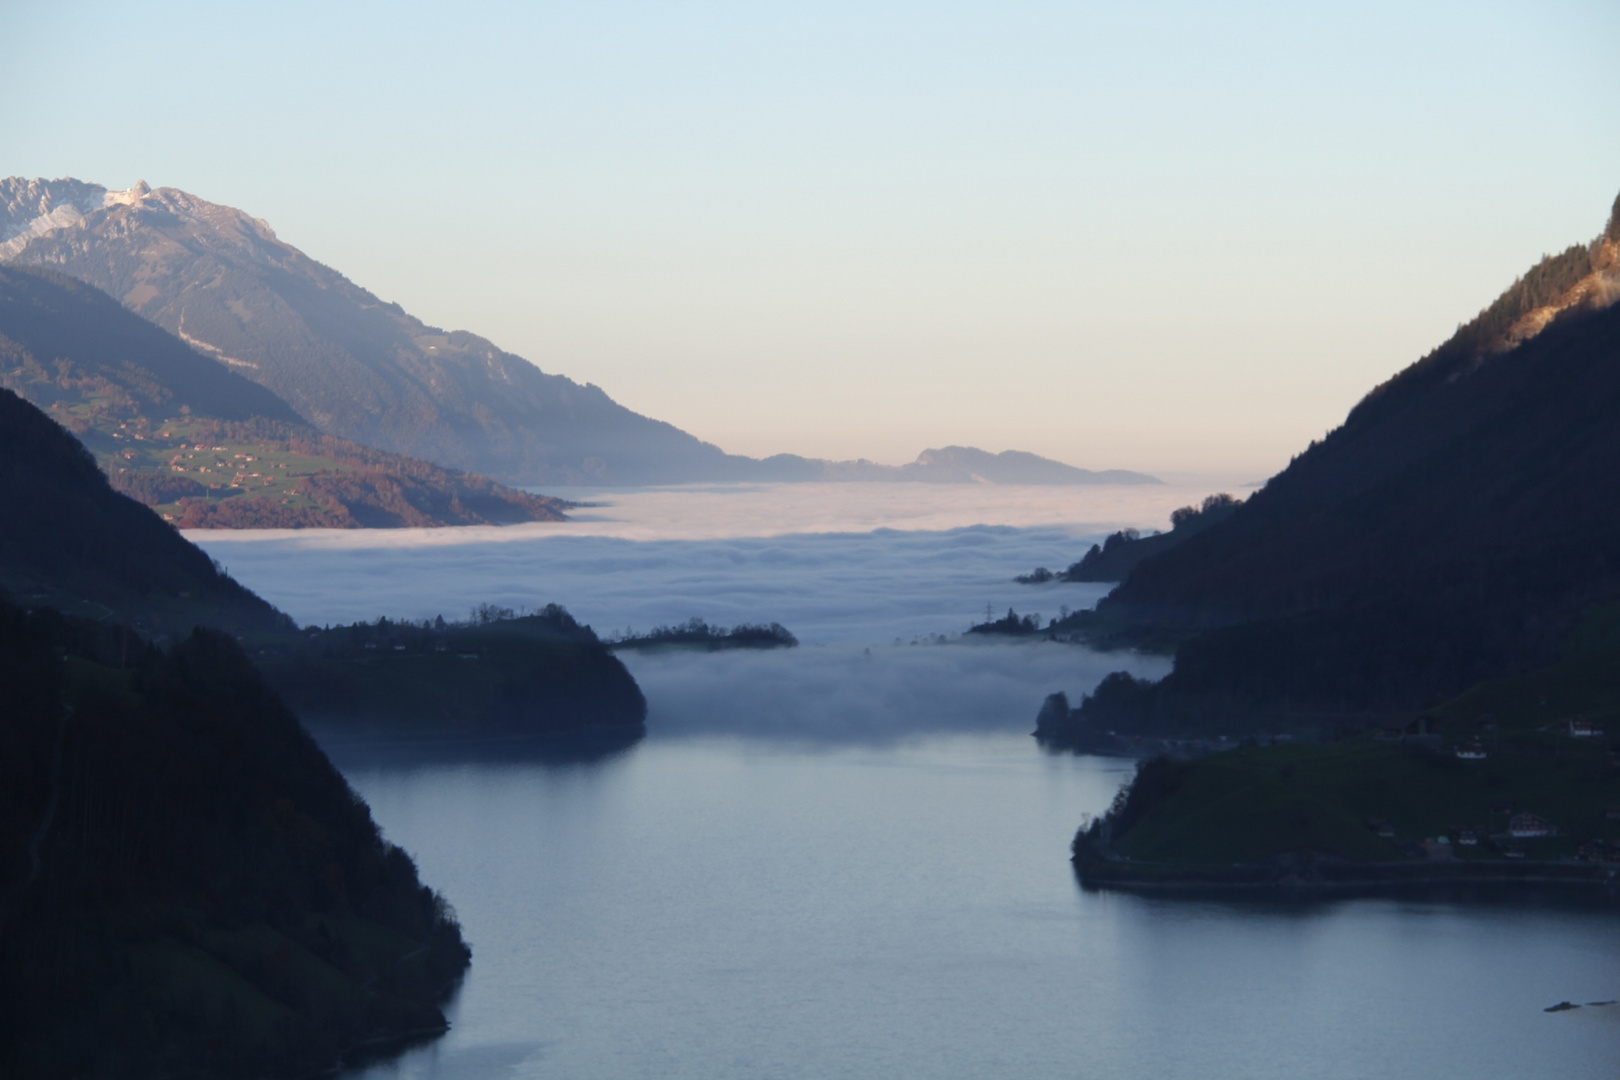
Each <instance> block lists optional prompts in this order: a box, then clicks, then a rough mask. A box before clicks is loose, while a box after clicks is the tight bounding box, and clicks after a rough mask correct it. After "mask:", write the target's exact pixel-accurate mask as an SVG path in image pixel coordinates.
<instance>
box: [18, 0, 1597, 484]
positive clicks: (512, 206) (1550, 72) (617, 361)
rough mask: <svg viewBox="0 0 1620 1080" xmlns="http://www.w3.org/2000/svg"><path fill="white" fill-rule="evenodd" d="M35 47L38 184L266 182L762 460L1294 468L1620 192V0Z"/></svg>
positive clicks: (436, 30) (371, 259)
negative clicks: (979, 459)
mask: <svg viewBox="0 0 1620 1080" xmlns="http://www.w3.org/2000/svg"><path fill="white" fill-rule="evenodd" d="M85 27H94V28H95V32H94V33H89V34H87V33H82V32H78V31H81V30H82V29H83V28H85ZM0 34H4V36H5V38H6V40H7V41H8V42H10V43H12V46H13V47H12V49H11V50H10V53H9V55H10V59H9V61H8V64H7V65H6V67H5V69H4V70H3V71H0V93H3V94H4V95H5V98H6V100H7V101H8V103H9V107H8V108H7V109H5V110H3V111H0V174H7V175H11V174H15V175H24V176H46V177H56V176H62V175H73V176H76V177H79V178H81V179H85V180H90V181H94V182H97V183H101V184H105V185H107V186H108V187H110V188H123V187H128V186H130V185H133V184H134V183H135V182H136V181H137V180H140V179H144V180H146V181H147V182H149V183H151V184H152V185H154V186H174V187H179V188H183V189H185V190H187V191H190V192H193V193H194V194H196V195H199V196H201V197H203V198H205V199H209V200H211V201H215V202H220V203H224V204H228V205H232V206H237V207H240V208H242V209H243V210H246V211H247V212H249V213H250V214H253V215H255V216H259V217H263V218H264V219H266V220H267V221H269V222H270V224H271V225H272V226H273V227H274V228H275V229H276V230H277V231H278V233H279V234H280V236H281V237H282V238H283V239H285V240H286V241H288V242H289V243H292V244H294V245H296V246H298V247H300V248H301V249H303V250H304V251H305V252H306V253H308V254H309V255H310V256H311V257H313V258H316V259H318V260H320V261H322V262H324V263H327V264H328V265H331V266H333V267H334V268H336V269H338V270H339V271H341V272H342V273H344V274H346V275H347V276H349V277H350V278H351V279H352V280H354V281H355V282H357V283H359V284H361V285H363V286H364V287H366V288H368V289H371V290H372V291H374V292H375V293H377V294H378V295H379V296H381V297H383V298H384V299H385V300H392V301H398V302H400V303H401V304H403V305H404V307H405V308H406V309H407V310H409V311H411V312H412V313H413V314H416V315H418V316H419V317H421V318H422V319H424V320H426V321H427V322H429V323H432V324H435V325H439V326H443V327H445V328H449V329H468V330H472V331H474V332H476V333H479V334H482V335H484V336H487V337H489V338H490V339H491V340H493V341H494V342H496V343H497V344H498V345H500V346H501V347H502V348H505V349H507V350H509V351H512V352H514V353H517V354H519V355H521V356H524V357H526V358H527V359H529V360H531V361H533V362H534V363H536V364H537V365H539V366H540V367H541V368H542V369H544V370H546V371H550V372H557V373H560V374H564V375H567V376H569V377H571V378H574V379H576V380H579V381H581V382H592V383H595V384H597V385H599V386H601V387H602V388H603V389H605V390H606V391H607V392H608V393H609V394H611V395H612V396H613V397H614V398H616V399H617V400H619V401H620V402H622V403H623V404H625V405H627V406H629V407H631V408H633V409H636V410H637V411H640V412H642V413H645V414H647V415H650V416H653V417H656V418H658V419H661V420H666V421H669V422H670V423H673V424H675V425H677V426H679V427H681V428H683V429H685V430H687V431H689V432H691V433H693V434H695V435H697V436H698V437H700V438H702V439H705V440H708V441H710V442H713V443H716V444H718V445H719V446H721V447H723V448H724V449H726V450H728V451H730V452H733V453H744V454H750V455H756V456H764V455H769V454H773V453H781V452H792V453H799V454H804V455H807V456H815V457H826V458H836V459H846V458H857V457H865V458H869V459H872V460H876V461H881V462H886V463H899V462H904V461H909V460H911V459H912V458H913V457H914V456H915V455H916V454H917V453H918V452H919V451H920V450H922V449H924V448H926V447H937V446H943V445H946V444H960V445H972V446H978V447H981V448H983V449H986V450H991V451H999V450H1005V449H1021V450H1028V451H1032V452H1035V453H1038V454H1042V455H1045V456H1048V457H1052V458H1056V459H1058V460H1061V461H1065V462H1068V463H1071V464H1074V465H1078V466H1081V467H1084V468H1090V469H1103V468H1127V469H1136V470H1142V471H1146V472H1164V471H1190V470H1205V471H1228V472H1231V471H1238V472H1244V473H1250V474H1253V475H1254V477H1255V479H1262V478H1264V476H1266V475H1269V474H1270V473H1272V472H1274V471H1276V470H1277V469H1278V468H1280V467H1281V466H1282V465H1284V464H1286V462H1287V460H1288V459H1289V457H1290V456H1292V455H1293V454H1295V453H1297V452H1298V451H1299V450H1301V449H1303V447H1304V446H1305V445H1306V444H1307V443H1308V442H1309V441H1310V440H1311V439H1312V438H1315V437H1318V436H1320V435H1321V434H1322V433H1323V432H1325V431H1327V430H1329V429H1330V428H1332V427H1333V426H1335V425H1336V424H1337V423H1338V422H1339V421H1340V420H1341V419H1342V418H1343V416H1344V414H1345V412H1346V411H1347V410H1348V409H1349V408H1350V406H1351V405H1353V404H1354V403H1355V401H1357V400H1358V399H1359V398H1360V397H1361V396H1362V395H1364V394H1365V393H1366V392H1367V391H1368V390H1370V389H1371V388H1372V387H1373V386H1374V385H1376V384H1377V383H1379V382H1381V381H1383V380H1384V379H1386V378H1388V377H1389V376H1390V375H1391V374H1393V373H1394V372H1396V371H1398V370H1399V369H1401V368H1402V367H1404V366H1406V365H1407V364H1409V363H1411V362H1412V361H1414V360H1416V359H1418V358H1419V357H1420V356H1421V355H1423V354H1424V353H1425V352H1427V351H1428V350H1429V349H1431V348H1433V347H1434V346H1435V345H1437V344H1438V343H1439V342H1440V341H1442V340H1443V339H1444V338H1445V337H1446V336H1447V335H1448V334H1449V333H1450V332H1451V330H1452V328H1453V327H1454V326H1455V325H1456V324H1457V323H1458V322H1460V321H1463V320H1466V319H1468V318H1470V317H1471V316H1472V315H1474V314H1475V313H1476V312H1477V311H1479V310H1480V309H1481V308H1482V307H1483V306H1485V305H1486V304H1487V303H1489V302H1490V301H1491V300H1492V299H1493V298H1494V297H1495V296H1496V295H1497V294H1498V293H1499V292H1500V291H1501V290H1502V289H1503V288H1505V287H1506V286H1507V285H1508V284H1510V283H1511V282H1512V281H1513V279H1514V277H1515V276H1516V275H1518V274H1519V273H1521V272H1523V271H1524V270H1525V269H1527V268H1528V267H1529V266H1530V265H1531V264H1532V263H1534V262H1535V260H1536V259H1537V258H1538V257H1539V256H1540V255H1541V254H1542V253H1544V252H1548V251H1555V250H1560V249H1562V248H1563V247H1564V246H1566V245H1568V244H1570V243H1575V242H1581V241H1585V240H1587V239H1590V238H1591V237H1592V236H1594V235H1596V233H1597V232H1598V231H1599V230H1600V229H1601V227H1602V225H1603V221H1604V219H1605V217H1606V215H1607V213H1608V210H1609V207H1610V204H1611V202H1612V200H1613V198H1614V195H1615V192H1616V190H1617V189H1620V139H1617V138H1615V137H1614V136H1615V135H1616V134H1617V132H1616V130H1615V129H1616V126H1617V123H1620V121H1617V120H1616V117H1620V109H1617V108H1616V106H1617V105H1620V69H1616V68H1615V66H1614V65H1613V64H1612V63H1609V62H1608V45H1609V44H1610V43H1612V42H1613V41H1615V40H1620V10H1617V9H1615V8H1614V7H1613V6H1612V5H1606V4H1599V3H1580V2H1568V3H1558V4H1552V5H1538V6H1537V7H1535V8H1534V9H1523V8H1513V7H1508V6H1484V7H1482V6H1479V5H1468V4H1461V3H1440V4H1430V5H1423V6H1419V7H1413V6H1410V5H1396V4H1378V5H1373V6H1365V5H1354V6H1352V5H1337V6H1328V7H1320V8H1314V9H1311V10H1309V11H1305V10H1296V9H1294V8H1292V7H1287V6H1276V5H1241V6H1238V7H1232V8H1223V9H1221V10H1219V11H1212V10H1207V9H1204V8H1202V7H1199V6H1196V5H1182V4H1157V5H1148V6H1133V7H1131V8H1129V9H1123V8H1114V7H1109V6H1106V5H1087V4H1081V5H1055V4H1026V5H1016V6H1012V7H1006V6H997V7H995V8H990V7H978V6H973V5H955V6H946V7H943V8H941V7H937V6H930V7H928V8H923V7H921V6H916V5H904V4H899V5H887V6H883V7H881V8H871V7H869V6H865V5H849V4H843V5H831V6H828V5H822V6H818V7H817V8H815V9H806V8H774V9H770V10H756V9H754V8H751V7H747V6H740V5H693V6H677V7H662V6H645V5H637V4H609V5H599V6H594V7H592V8H591V9H589V10H587V11H577V12H573V11H569V10H566V9H563V8H555V7H550V8H548V7H526V6H508V5H501V4H494V3H484V4H477V5H472V6H468V7H462V8H458V9H456V11H455V12H454V13H452V12H450V11H448V10H441V9H439V8H438V7H435V6H432V5H405V6H402V7H401V6H395V5H390V6H389V7H387V8H383V7H381V6H379V5H375V4H356V5H345V6H343V7H340V8H330V7H321V8H316V7H314V6H312V5H298V4H293V5H287V6H280V5H278V6H277V7H276V8H274V9H270V8H268V7H258V6H245V7H233V8H231V9H229V10H218V9H215V8H213V7H204V6H202V5H195V4H188V3H178V2H167V3H158V4H155V5H146V6H143V7H141V8H138V9H137V8H130V7H128V6H124V5H113V4H106V3H67V4H51V5H45V4H38V3H20V4H11V5H6V7H5V8H4V10H0ZM68 41H71V43H72V47H71V48H69V47H65V43H66V42H68ZM174 56H184V57H185V58H186V62H185V63H184V64H175V63H163V62H158V61H159V60H160V59H161V58H163V57H174ZM182 119H183V122H177V121H179V120H182ZM1510 145H1511V147H1512V151H1511V153H1504V147H1507V146H1510ZM1549 163H1556V165H1557V167H1556V168H1549V167H1548V165H1549Z"/></svg>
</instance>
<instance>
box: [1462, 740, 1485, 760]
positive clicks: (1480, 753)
mask: <svg viewBox="0 0 1620 1080" xmlns="http://www.w3.org/2000/svg"><path fill="white" fill-rule="evenodd" d="M1457 756H1458V757H1460V758H1462V759H1463V760H1464V761H1484V760H1485V744H1484V743H1482V742H1480V741H1479V740H1478V739H1469V740H1468V741H1467V742H1460V743H1458V744H1457Z"/></svg>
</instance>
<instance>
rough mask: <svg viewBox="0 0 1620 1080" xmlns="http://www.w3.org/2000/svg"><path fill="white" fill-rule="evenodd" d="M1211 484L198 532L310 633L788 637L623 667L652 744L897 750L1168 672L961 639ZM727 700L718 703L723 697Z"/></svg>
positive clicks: (707, 489) (646, 505)
mask: <svg viewBox="0 0 1620 1080" xmlns="http://www.w3.org/2000/svg"><path fill="white" fill-rule="evenodd" d="M1213 489H1214V486H1213V485H1212V484H1210V483H1209V482H1203V483H1184V484H1164V485H1142V486H1119V487H1113V486H1108V487H1095V488H1091V487H1062V488H1059V487H1011V486H1007V487H999V486H990V485H939V484H774V485H724V486H702V487H683V488H654V489H646V490H613V491H569V492H567V493H566V495H567V497H568V498H570V499H573V500H575V501H578V502H580V503H582V504H585V505H583V506H582V507H581V509H579V510H577V511H575V512H574V515H573V516H574V517H575V520H574V521H570V522H565V523H545V524H535V525H523V526H509V527H505V528H460V529H397V530H305V531H264V532H212V531H205V532H193V533H188V534H187V535H188V536H189V537H190V539H192V540H194V541H196V542H197V543H199V544H201V545H202V546H203V547H204V548H205V549H207V550H208V552H209V554H211V555H213V556H214V557H215V558H217V559H218V560H220V562H221V563H223V564H224V565H225V566H226V567H227V569H229V570H230V572H231V573H232V574H233V575H235V576H236V577H237V579H238V580H240V581H241V582H242V583H243V584H245V585H247V586H248V587H249V588H251V589H253V590H255V591H256V592H258V593H259V594H260V595H262V596H264V597H266V598H267V599H269V600H270V601H271V602H272V603H274V604H276V605H277V606H278V607H280V608H281V609H282V610H284V611H286V612H288V613H289V614H291V615H292V616H293V617H294V618H295V619H297V620H298V621H299V622H300V623H304V624H309V623H319V624H326V623H334V622H352V621H354V620H356V619H374V618H377V617H378V616H385V615H386V616H388V617H390V618H412V619H420V618H428V617H432V616H434V615H440V614H442V615H445V616H446V617H449V618H457V617H464V616H465V615H466V614H467V613H468V611H469V610H470V608H471V607H472V606H473V605H475V604H478V603H494V604H498V605H501V606H506V607H512V608H536V607H540V606H543V605H545V604H548V603H560V604H562V605H564V606H565V607H567V608H568V609H569V610H570V611H571V612H573V614H574V615H575V617H577V618H579V619H580V620H581V621H583V622H587V623H589V624H591V625H592V626H593V627H595V628H596V629H597V631H598V632H599V633H603V634H610V633H613V632H615V631H624V630H643V631H644V630H647V629H650V628H652V627H653V626H656V625H659V624H668V623H675V622H684V621H685V620H687V619H690V618H694V617H696V618H701V619H704V620H706V621H708V622H710V623H716V624H721V625H727V626H730V625H735V624H737V623H743V622H749V623H758V622H765V623H769V622H779V623H781V624H783V625H784V626H786V627H787V628H788V629H789V630H791V631H793V633H794V634H796V635H797V636H798V637H799V639H800V641H801V642H803V647H801V648H799V649H795V650H790V651H776V652H768V653H758V652H748V653H738V652H732V653H723V654H714V655H694V654H690V653H674V654H671V653H642V654H637V653H626V654H623V655H624V659H625V661H626V663H627V665H628V666H629V667H630V669H631V671H632V672H633V673H634V675H635V676H636V679H637V681H638V682H640V683H641V685H642V688H643V690H644V691H645V692H646V693H647V697H648V701H649V708H650V723H651V725H652V729H653V731H654V733H655V734H673V733H676V732H695V731H732V732H736V733H743V734H747V733H751V732H752V733H759V734H787V733H796V734H799V735H802V736H804V737H807V738H829V737H830V738H854V737H861V736H869V737H872V738H878V739H882V738H887V737H891V736H894V735H898V734H904V733H906V732H909V731H914V730H921V731H948V730H964V729H986V728H1001V729H1020V728H1021V729H1025V730H1027V729H1028V727H1029V726H1030V725H1031V724H1032V722H1033V719H1034V716H1035V712H1036V710H1037V709H1038V708H1039V707H1040V703H1041V701H1042V699H1043V698H1044V697H1045V695H1046V694H1048V693H1051V692H1053V691H1055V690H1063V691H1066V692H1068V693H1069V694H1070V695H1071V696H1073V697H1074V698H1075V699H1076V700H1078V697H1079V695H1080V694H1082V693H1084V692H1086V691H1087V690H1089V689H1090V688H1091V687H1092V686H1094V685H1095V684H1096V683H1097V681H1098V680H1099V679H1101V678H1102V676H1103V675H1105V674H1107V673H1108V672H1109V671H1111V670H1116V669H1125V670H1130V671H1132V672H1133V673H1136V674H1159V673H1162V672H1163V671H1164V670H1165V663H1164V661H1163V660H1161V659H1158V658H1154V657H1140V656H1132V655H1128V654H1113V655H1109V656H1101V655H1098V654H1096V653H1092V652H1090V651H1088V650H1085V649H1081V648H1078V647H1075V646H1071V645H1055V644H1039V645H1037V644H1028V643H1017V644H1013V643H1006V642H997V641H988V642H987V641H982V640H977V639H975V640H969V641H963V640H961V638H960V635H961V633H962V632H963V631H965V630H966V629H967V628H968V627H969V626H970V625H972V624H973V623H975V622H980V621H983V620H984V618H985V616H986V615H987V614H995V615H997V616H1000V615H1001V614H1004V613H1005V612H1006V611H1007V610H1008V609H1009V608H1016V609H1017V610H1018V611H1019V613H1020V614H1024V613H1029V612H1035V613H1038V614H1040V615H1042V616H1043V617H1047V618H1049V617H1052V616H1055V615H1059V614H1061V613H1062V612H1063V611H1064V610H1066V609H1074V608H1082V607H1087V606H1090V605H1092V604H1094V603H1096V601H1097V599H1098V598H1099V597H1100V596H1101V595H1102V594H1103V593H1104V592H1106V591H1107V586H1099V585H1059V584H1049V585H1044V586H1023V585H1018V584H1017V583H1015V582H1014V581H1013V577H1014V575H1016V574H1018V573H1022V572H1025V571H1028V570H1030V569H1033V568H1034V567H1036V566H1038V565H1044V566H1050V567H1063V566H1067V565H1068V564H1069V563H1071V562H1073V561H1075V560H1076V559H1078V558H1079V557H1080V556H1081V555H1082V554H1084V552H1085V551H1086V549H1087V548H1088V547H1089V546H1090V545H1091V544H1092V543H1093V542H1095V541H1096V540H1098V539H1100V538H1101V537H1102V536H1103V535H1105V534H1106V533H1108V532H1111V531H1113V530H1114V529H1117V528H1122V527H1128V526H1129V527H1140V528H1164V527H1168V522H1169V515H1170V511H1171V510H1172V509H1174V508H1175V507H1178V506H1182V505H1186V504H1187V503H1190V502H1195V501H1198V500H1199V499H1201V498H1203V497H1204V496H1205V495H1207V494H1209V493H1210V492H1211V491H1212V490H1213ZM721 687H723V688H724V689H723V692H719V691H718V690H717V688H721Z"/></svg>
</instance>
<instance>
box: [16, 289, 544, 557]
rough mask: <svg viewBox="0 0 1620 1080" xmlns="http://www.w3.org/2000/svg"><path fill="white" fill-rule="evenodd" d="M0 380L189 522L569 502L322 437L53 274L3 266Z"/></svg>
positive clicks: (421, 518) (412, 513)
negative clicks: (66, 426)
mask: <svg viewBox="0 0 1620 1080" xmlns="http://www.w3.org/2000/svg"><path fill="white" fill-rule="evenodd" d="M0 386H5V387H8V388H10V389H12V390H14V391H16V392H17V393H19V394H22V395H23V396H25V397H27V398H28V399H29V400H31V401H33V402H34V403H35V404H37V405H39V406H40V407H41V408H45V409H48V410H50V412H51V413H52V414H53V415H54V416H55V417H56V418H57V419H58V420H60V421H62V422H63V423H64V424H67V425H68V426H69V427H71V428H72V429H73V430H74V431H75V432H76V433H78V435H79V436H80V438H81V439H83V440H84V441H85V443H86V444H87V445H89V446H90V447H91V449H92V450H93V451H94V452H95V453H96V455H97V458H98V460H99V461H100V462H101V464H102V466H103V468H104V469H105V470H106V471H107V473H108V475H109V476H110V477H111V478H112V481H113V484H114V486H116V487H117V488H118V489H119V490H120V491H123V492H124V493H125V494H128V495H131V496H134V497H135V498H136V499H138V500H139V501H141V502H143V503H145V504H147V505H148V506H154V507H159V508H161V509H163V510H164V512H165V513H166V515H167V516H168V517H169V519H170V520H172V521H174V522H175V523H176V524H177V525H180V526H181V527H189V528H207V527H225V528H231V527H263V528H276V527H290V528H296V527H300V526H306V525H320V526H327V527H336V528H344V527H355V526H360V525H366V526H372V527H387V526H396V525H415V526H430V525H468V524H506V523H510V522H517V521H546V520H561V519H562V517H563V514H562V509H561V508H562V506H563V505H564V504H562V503H560V502H559V501H557V500H555V499H546V498H542V497H537V496H534V495H530V494H527V493H525V492H522V491H517V490H515V489H512V488H508V487H505V486H503V485H500V484H497V483H495V482H494V481H492V480H488V479H486V478H484V477H481V476H473V475H468V474H465V473H460V472H457V471H454V470H450V469H445V468H442V467H440V466H437V465H432V464H429V463H428V462H425V461H419V460H415V459H412V458H407V457H403V456H401V455H397V454H389V453H385V452H382V451H379V450H373V449H371V448H369V447H365V446H360V445H357V444H355V443H351V442H347V441H345V440H342V439H337V438H334V437H332V436H329V435H322V434H320V433H319V432H317V431H315V430H313V429H311V428H310V427H309V426H308V425H306V424H305V423H304V422H303V420H302V419H301V418H300V417H299V416H298V414H297V413H296V412H294V411H293V409H292V407H291V406H290V405H288V404H287V403H286V402H284V401H282V400H281V399H280V398H278V397H277V396H276V395H275V394H273V393H271V392H270V391H269V390H266V389H265V388H264V387H262V386H259V385H258V384H256V383H254V382H251V381H250V380H248V379H245V378H243V377H242V376H241V375H238V374H237V373H236V372H234V371H233V370H231V369H230V368H228V367H226V366H223V365H221V364H220V363H218V362H216V361H214V360H212V359H209V358H208V357H206V356H204V355H202V354H201V353H199V352H197V351H196V350H195V349H193V348H191V347H190V346H188V345H186V344H185V343H184V342H182V341H180V340H179V339H177V338H175V337H174V336H173V335H172V334H169V333H167V332H166V331H164V330H162V329H160V328H159V327H157V326H155V325H153V324H152V323H150V322H147V321H146V320H145V319H142V318H139V317H138V316H136V315H133V314H131V313H130V312H129V311H127V310H125V309H124V308H123V307H121V306H120V305H119V304H118V303H117V302H116V301H114V300H113V299H112V298H111V297H109V296H107V295H106V294H105V293H103V292H101V291H99V290H97V289H94V288H91V287H90V286H88V285H85V284H84V283H83V282H79V281H76V280H74V279H72V278H69V277H66V276H64V275H62V274H59V273H56V272H55V271H50V270H39V269H28V268H17V267H4V266H0Z"/></svg>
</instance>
